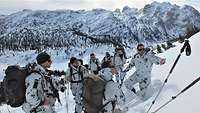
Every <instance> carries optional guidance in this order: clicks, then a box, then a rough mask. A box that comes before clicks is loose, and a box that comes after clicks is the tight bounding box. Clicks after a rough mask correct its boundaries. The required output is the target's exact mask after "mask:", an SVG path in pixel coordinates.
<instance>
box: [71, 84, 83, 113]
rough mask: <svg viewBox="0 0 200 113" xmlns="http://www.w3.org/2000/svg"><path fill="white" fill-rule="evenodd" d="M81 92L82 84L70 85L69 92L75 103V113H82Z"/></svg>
mask: <svg viewBox="0 0 200 113" xmlns="http://www.w3.org/2000/svg"><path fill="white" fill-rule="evenodd" d="M82 90H83V84H82V83H71V91H72V95H73V96H74V101H75V113H81V112H82V111H83V102H82V92H83V91H82Z"/></svg>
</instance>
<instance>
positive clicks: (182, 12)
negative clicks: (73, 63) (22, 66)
mask: <svg viewBox="0 0 200 113" xmlns="http://www.w3.org/2000/svg"><path fill="white" fill-rule="evenodd" d="M199 30H200V13H199V12H198V11H197V10H195V9H194V8H193V7H191V6H188V5H185V6H177V5H172V4H170V3H166V2H163V3H158V2H153V3H151V4H147V5H146V6H145V7H144V8H142V9H135V8H130V7H128V6H126V7H124V8H123V10H122V11H120V10H116V11H108V10H104V9H93V10H90V11H85V10H78V11H74V10H57V11H48V10H37V11H31V10H27V9H25V10H23V11H21V12H17V13H14V14H11V15H8V16H2V17H0V48H3V49H15V50H21V51H22V50H23V49H25V50H27V49H38V48H37V47H39V48H42V49H44V48H45V47H47V48H49V47H51V48H55V49H58V48H60V47H67V49H66V51H67V52H69V53H71V51H70V50H71V49H73V47H78V48H87V47H91V46H94V43H104V44H115V45H126V46H130V47H132V46H133V45H134V44H135V43H137V42H145V43H147V44H149V43H155V42H158V41H159V42H160V41H166V40H171V39H174V38H178V37H188V36H190V35H191V34H194V33H195V32H197V31H199ZM75 31H76V32H75ZM85 34H87V36H86V35H85ZM1 45H4V46H1Z"/></svg>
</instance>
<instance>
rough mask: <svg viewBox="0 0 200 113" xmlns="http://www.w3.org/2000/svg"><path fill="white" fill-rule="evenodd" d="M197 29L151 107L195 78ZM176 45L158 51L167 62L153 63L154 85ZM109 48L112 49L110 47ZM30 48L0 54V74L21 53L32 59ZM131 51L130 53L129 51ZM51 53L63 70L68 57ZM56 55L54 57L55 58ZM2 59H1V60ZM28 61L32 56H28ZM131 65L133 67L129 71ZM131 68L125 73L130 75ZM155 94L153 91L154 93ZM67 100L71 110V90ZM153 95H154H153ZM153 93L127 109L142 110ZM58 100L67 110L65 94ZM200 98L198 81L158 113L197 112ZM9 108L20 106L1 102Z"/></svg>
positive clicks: (174, 54)
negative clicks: (158, 64) (7, 54)
mask: <svg viewBox="0 0 200 113" xmlns="http://www.w3.org/2000/svg"><path fill="white" fill-rule="evenodd" d="M199 43H200V32H199V33H197V34H196V35H194V36H192V37H191V38H190V44H191V47H192V54H191V56H189V57H187V56H186V55H185V54H182V56H181V58H180V60H179V62H178V64H177V66H176V67H175V69H174V72H173V73H172V75H171V77H170V79H169V81H168V83H167V84H166V87H165V88H164V89H163V92H162V93H161V95H160V97H159V98H158V101H157V102H156V103H155V106H154V107H153V108H152V110H154V109H155V108H157V107H159V106H160V105H161V104H162V103H164V102H166V101H167V100H168V99H170V98H171V97H172V96H174V95H175V94H176V93H178V92H179V91H181V89H183V88H184V87H185V86H187V85H188V84H190V83H191V82H192V81H193V80H194V79H196V78H197V77H199V76H200V70H199V66H200V62H199V58H200V53H199V50H198V49H199V48H200V45H199ZM176 45H177V46H176V47H175V48H172V49H170V50H167V51H166V52H165V53H162V54H159V56H161V57H165V58H166V59H167V62H166V64H165V65H163V66H154V68H153V72H152V84H153V85H160V84H161V81H164V79H165V77H166V76H167V74H168V72H169V70H170V68H171V66H172V65H173V62H174V61H175V59H176V57H177V56H178V53H179V52H180V48H181V47H182V44H179V43H177V44H176ZM104 50H105V48H104V49H103V50H102V49H91V50H88V53H89V52H96V53H97V54H98V55H97V56H99V57H100V58H102V56H103V55H104V54H103V53H104ZM111 51H112V50H111ZM30 53H31V52H29V54H28V52H27V53H24V54H18V55H16V56H14V57H9V56H7V57H9V59H7V58H6V56H5V57H4V58H3V57H1V59H0V60H1V62H0V68H1V71H0V72H1V73H0V75H1V78H2V76H3V75H4V73H3V70H2V69H5V68H6V66H7V65H8V64H12V63H13V64H14V63H19V64H22V65H24V64H25V63H26V62H25V61H21V57H22V55H28V56H31V58H30V59H34V58H35V55H34V54H30ZM131 54H133V53H129V55H131ZM52 55H53V61H54V62H53V65H52V68H53V69H60V70H62V69H64V70H66V67H67V60H66V59H65V58H63V57H60V58H59V59H57V58H58V57H55V56H56V54H52ZM82 58H83V59H84V61H87V60H88V56H83V57H82ZM56 59H57V60H56ZM3 61H4V62H3ZM30 61H31V60H30ZM133 71H134V69H133V70H132V72H133ZM130 74H131V72H129V73H128V75H130ZM154 94H155V93H154ZM69 97H70V98H69V100H68V104H69V106H70V107H69V108H70V112H69V113H73V106H74V101H73V97H72V95H71V93H70V96H69ZM153 97H154V96H153ZM153 97H151V98H150V99H149V100H147V101H145V102H143V103H140V104H138V105H137V106H131V108H129V111H128V113H145V112H144V111H145V110H146V109H147V108H148V106H149V105H150V103H151V102H152V100H153ZM61 98H62V99H61V100H62V105H60V104H56V109H57V112H58V113H66V107H65V104H66V98H65V95H64V94H61ZM199 98H200V91H199V83H197V84H196V85H195V86H194V87H192V88H191V89H190V90H188V91H187V92H185V93H184V94H183V95H181V96H180V97H178V98H177V99H176V100H175V101H174V102H172V103H170V104H169V105H168V106H166V107H165V108H163V109H162V110H161V111H160V112H159V113H199V111H200V108H199V101H198V100H199ZM8 109H9V110H10V111H11V113H22V111H21V108H17V109H13V108H10V107H7V106H6V105H4V106H1V107H0V110H1V112H2V113H9V111H8Z"/></svg>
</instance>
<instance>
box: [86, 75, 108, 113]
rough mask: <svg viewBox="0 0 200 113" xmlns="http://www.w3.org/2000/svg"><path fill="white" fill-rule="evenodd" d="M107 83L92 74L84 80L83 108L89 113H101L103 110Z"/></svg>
mask: <svg viewBox="0 0 200 113" xmlns="http://www.w3.org/2000/svg"><path fill="white" fill-rule="evenodd" d="M105 85H106V82H105V81H104V80H103V79H102V78H100V77H99V76H97V75H93V74H91V75H90V76H89V77H87V78H85V79H84V84H83V106H84V108H85V111H86V112H87V113H99V111H100V110H101V109H102V108H103V98H104V91H105Z"/></svg>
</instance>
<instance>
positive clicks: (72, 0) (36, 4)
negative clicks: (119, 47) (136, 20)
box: [0, 0, 200, 14]
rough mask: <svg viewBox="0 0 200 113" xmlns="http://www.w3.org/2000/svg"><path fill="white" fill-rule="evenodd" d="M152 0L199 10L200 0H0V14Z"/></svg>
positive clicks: (119, 5) (132, 4)
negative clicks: (24, 10) (185, 5)
mask: <svg viewBox="0 0 200 113" xmlns="http://www.w3.org/2000/svg"><path fill="white" fill-rule="evenodd" d="M153 1H158V2H163V1H167V2H170V3H172V4H177V5H184V4H187V5H191V6H193V7H195V8H196V9H197V10H199V11H200V0H0V14H11V13H14V12H17V11H21V10H23V9H32V10H37V9H48V10H56V9H73V10H78V9H86V10H90V9H94V8H104V9H108V10H115V9H116V8H120V9H122V8H123V7H124V6H129V7H135V8H142V7H144V5H145V4H148V3H151V2H153Z"/></svg>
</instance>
